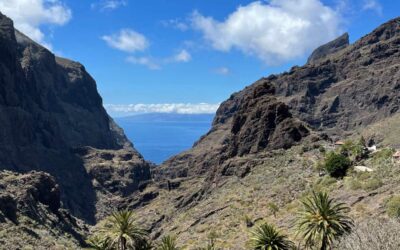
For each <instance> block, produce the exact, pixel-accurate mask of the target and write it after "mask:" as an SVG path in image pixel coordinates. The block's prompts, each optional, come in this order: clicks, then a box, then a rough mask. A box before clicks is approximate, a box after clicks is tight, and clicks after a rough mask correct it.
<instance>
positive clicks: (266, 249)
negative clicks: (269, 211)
mask: <svg viewBox="0 0 400 250" xmlns="http://www.w3.org/2000/svg"><path fill="white" fill-rule="evenodd" d="M251 235H252V236H251V238H250V246H251V248H252V249H254V250H287V249H292V248H294V244H293V242H291V241H290V240H288V238H287V236H286V235H284V234H281V233H280V232H279V231H278V230H277V229H276V228H275V227H274V226H272V225H270V224H268V223H264V224H262V225H261V226H259V227H257V228H256V229H255V230H254V231H252V232H251Z"/></svg>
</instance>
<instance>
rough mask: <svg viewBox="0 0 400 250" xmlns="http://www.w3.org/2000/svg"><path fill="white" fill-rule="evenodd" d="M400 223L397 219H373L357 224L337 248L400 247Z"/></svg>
mask: <svg viewBox="0 0 400 250" xmlns="http://www.w3.org/2000/svg"><path fill="white" fill-rule="evenodd" d="M399 239H400V223H399V222H398V221H396V220H382V219H371V220H368V221H364V222H362V223H360V224H358V225H356V227H355V230H354V231H353V232H352V233H351V234H350V235H348V236H346V237H344V238H343V239H342V240H341V241H340V243H339V245H338V246H337V248H335V249H341V250H365V249H400V241H399Z"/></svg>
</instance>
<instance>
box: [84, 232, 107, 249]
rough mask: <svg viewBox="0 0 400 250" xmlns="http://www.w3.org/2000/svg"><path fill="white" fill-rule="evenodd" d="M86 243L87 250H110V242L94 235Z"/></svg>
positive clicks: (105, 238)
mask: <svg viewBox="0 0 400 250" xmlns="http://www.w3.org/2000/svg"><path fill="white" fill-rule="evenodd" d="M86 243H87V244H88V246H89V249H94V250H110V249H111V241H110V239H108V238H107V237H102V236H99V235H94V236H93V237H90V238H89V239H88V240H87V241H86Z"/></svg>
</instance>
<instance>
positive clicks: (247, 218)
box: [243, 214, 254, 227]
mask: <svg viewBox="0 0 400 250" xmlns="http://www.w3.org/2000/svg"><path fill="white" fill-rule="evenodd" d="M243 220H244V223H245V224H246V226H247V227H252V226H253V225H254V223H253V220H252V219H251V217H250V216H248V215H247V214H246V215H245V216H244V217H243Z"/></svg>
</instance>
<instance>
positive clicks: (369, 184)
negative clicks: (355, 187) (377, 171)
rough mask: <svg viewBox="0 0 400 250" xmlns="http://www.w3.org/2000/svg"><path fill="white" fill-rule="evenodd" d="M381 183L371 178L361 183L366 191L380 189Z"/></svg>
mask: <svg viewBox="0 0 400 250" xmlns="http://www.w3.org/2000/svg"><path fill="white" fill-rule="evenodd" d="M382 185H383V183H382V181H381V180H380V179H377V178H372V179H369V180H367V181H366V182H365V183H362V188H363V189H364V190H366V191H373V190H375V189H377V188H380V187H382Z"/></svg>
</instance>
